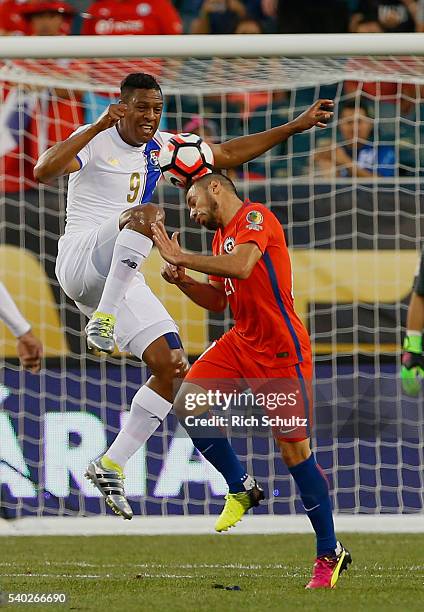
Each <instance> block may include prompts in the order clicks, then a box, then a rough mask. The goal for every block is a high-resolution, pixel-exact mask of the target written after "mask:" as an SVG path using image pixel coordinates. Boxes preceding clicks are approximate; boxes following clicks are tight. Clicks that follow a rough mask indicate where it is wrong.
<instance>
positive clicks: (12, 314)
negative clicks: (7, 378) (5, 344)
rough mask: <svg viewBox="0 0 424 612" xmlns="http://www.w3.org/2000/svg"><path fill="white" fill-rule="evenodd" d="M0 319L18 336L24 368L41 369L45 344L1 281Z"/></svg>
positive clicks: (20, 357) (18, 346)
mask: <svg viewBox="0 0 424 612" xmlns="http://www.w3.org/2000/svg"><path fill="white" fill-rule="evenodd" d="M0 319H1V320H2V321H4V322H5V324H6V325H7V327H8V328H9V329H10V331H11V332H12V334H13V335H14V336H16V338H17V352H18V356H19V360H20V362H21V365H22V367H23V368H26V369H28V370H30V371H31V372H33V373H34V374H35V373H36V372H38V371H39V370H40V367H41V357H42V354H43V346H42V344H41V342H40V340H39V339H38V338H37V337H36V336H35V335H34V334H33V332H32V330H31V325H30V324H29V323H28V321H27V320H26V319H25V317H24V316H23V315H22V313H21V312H20V310H19V309H18V307H17V306H16V304H15V302H14V301H13V299H12V296H11V295H10V293H9V292H8V291H7V289H6V287H5V286H4V285H3V283H1V282H0Z"/></svg>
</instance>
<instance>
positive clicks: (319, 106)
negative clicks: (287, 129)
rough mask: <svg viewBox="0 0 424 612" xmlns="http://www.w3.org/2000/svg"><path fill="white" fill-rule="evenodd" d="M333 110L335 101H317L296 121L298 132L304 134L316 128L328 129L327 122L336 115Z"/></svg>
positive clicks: (295, 125)
mask: <svg viewBox="0 0 424 612" xmlns="http://www.w3.org/2000/svg"><path fill="white" fill-rule="evenodd" d="M333 108H334V102H333V100H327V99H320V100H317V101H316V102H314V103H313V104H312V106H310V107H309V108H308V109H307V110H306V111H305V112H304V113H302V114H301V115H299V117H296V119H294V121H293V123H294V127H295V129H296V131H297V132H304V131H305V130H309V129H310V128H312V127H314V126H317V127H322V128H325V127H327V121H329V120H330V119H331V118H332V117H333V115H334V113H333V110H332V109H333Z"/></svg>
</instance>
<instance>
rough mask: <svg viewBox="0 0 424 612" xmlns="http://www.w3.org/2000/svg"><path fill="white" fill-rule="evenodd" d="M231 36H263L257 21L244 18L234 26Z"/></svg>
mask: <svg viewBox="0 0 424 612" xmlns="http://www.w3.org/2000/svg"><path fill="white" fill-rule="evenodd" d="M233 34H263V31H262V27H261V24H260V23H259V21H256V19H252V18H250V17H246V18H245V19H240V21H239V22H238V23H237V24H236V26H235V28H234V32H233Z"/></svg>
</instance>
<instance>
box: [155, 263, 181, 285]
mask: <svg viewBox="0 0 424 612" xmlns="http://www.w3.org/2000/svg"><path fill="white" fill-rule="evenodd" d="M160 273H161V275H162V278H164V279H165V280H166V282H167V283H171V285H176V284H178V283H181V282H182V281H183V280H184V278H185V268H183V267H182V266H175V265H174V264H170V263H168V262H166V264H165V265H164V266H162V269H161V271H160Z"/></svg>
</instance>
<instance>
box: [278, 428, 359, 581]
mask: <svg viewBox="0 0 424 612" xmlns="http://www.w3.org/2000/svg"><path fill="white" fill-rule="evenodd" d="M277 442H278V445H279V447H280V450H281V456H282V458H283V461H284V463H285V464H286V465H287V467H288V469H289V471H290V473H291V475H292V476H293V478H294V480H295V481H296V484H297V486H298V489H299V492H300V497H301V499H302V503H303V507H304V509H305V512H306V514H307V515H308V518H309V520H310V521H311V524H312V527H313V529H314V531H315V533H316V537H317V557H316V560H315V564H314V569H313V573H312V578H311V580H310V581H309V583H308V584H307V585H306V588H307V589H317V588H327V589H330V588H331V589H332V588H334V587H335V586H336V582H337V580H338V578H339V576H340V574H341V573H342V572H343V571H344V570H346V569H347V568H348V566H349V564H350V563H352V558H351V555H350V553H349V551H348V550H347V549H346V548H344V547H343V545H342V544H341V543H340V542H338V541H337V540H336V535H335V533H334V523H333V516H332V509H331V501H330V496H329V492H328V484H327V479H326V477H325V476H324V473H323V472H322V470H321V468H320V466H319V465H318V464H317V462H316V460H315V457H314V455H313V453H312V452H311V450H310V441H309V438H307V439H305V440H300V441H289V440H283V439H279V440H277Z"/></svg>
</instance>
